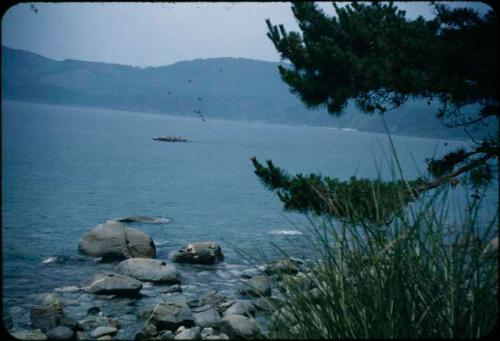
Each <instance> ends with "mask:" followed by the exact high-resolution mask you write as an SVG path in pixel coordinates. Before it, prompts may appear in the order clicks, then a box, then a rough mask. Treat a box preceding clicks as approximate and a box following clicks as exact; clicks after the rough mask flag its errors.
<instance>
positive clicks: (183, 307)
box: [150, 299, 194, 330]
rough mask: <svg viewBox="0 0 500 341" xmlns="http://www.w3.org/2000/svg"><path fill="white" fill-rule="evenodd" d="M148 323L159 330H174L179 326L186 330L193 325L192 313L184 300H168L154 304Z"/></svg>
mask: <svg viewBox="0 0 500 341" xmlns="http://www.w3.org/2000/svg"><path fill="white" fill-rule="evenodd" d="M150 322H151V323H152V324H154V325H155V326H156V327H157V328H158V329H159V330H163V329H169V330H176V329H177V328H179V327H180V326H185V327H187V328H189V327H192V326H193V325H194V318H193V313H192V311H191V309H190V308H189V306H188V305H187V303H186V300H185V299H184V300H180V299H179V300H176V299H172V300H168V301H162V302H159V303H158V304H156V306H155V308H154V310H153V313H152V314H151V318H150Z"/></svg>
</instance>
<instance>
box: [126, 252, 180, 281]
mask: <svg viewBox="0 0 500 341" xmlns="http://www.w3.org/2000/svg"><path fill="white" fill-rule="evenodd" d="M118 272H119V273H121V274H122V275H126V276H130V277H133V278H135V279H138V280H139V281H146V282H157V283H164V284H178V283H180V282H181V274H180V272H179V271H177V269H176V268H175V266H173V265H172V264H167V263H165V262H163V261H160V260H156V259H147V258H130V259H127V260H124V261H122V262H120V264H118Z"/></svg>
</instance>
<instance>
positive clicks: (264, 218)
mask: <svg viewBox="0 0 500 341" xmlns="http://www.w3.org/2000/svg"><path fill="white" fill-rule="evenodd" d="M158 135H178V136H179V135H180V136H183V137H185V138H187V139H188V140H189V142H188V143H162V142H156V141H153V140H152V137H153V136H158ZM394 140H395V143H396V145H397V148H398V152H399V156H400V158H401V162H402V165H403V168H404V170H405V174H406V175H407V176H408V177H409V178H411V177H414V176H417V175H418V171H417V168H416V167H415V165H417V166H418V168H420V170H422V171H423V170H424V169H425V167H424V164H425V162H424V160H425V158H426V157H430V156H432V155H433V154H434V153H436V154H437V155H440V154H442V153H444V152H445V151H446V150H450V149H452V148H455V147H457V146H459V145H464V144H465V142H460V141H444V140H440V141H438V140H432V139H423V138H411V137H394ZM444 142H447V143H448V146H447V147H446V146H445V145H444ZM384 150H387V137H386V136H384V135H379V134H370V133H358V132H352V131H342V130H335V129H327V128H312V127H291V126H282V125H266V124H251V123H241V122H229V121H222V120H211V119H210V117H208V118H207V121H206V122H202V121H201V120H199V119H197V118H182V117H174V116H167V115H159V114H147V113H133V112H122V111H113V110H104V109H88V108H74V107H64V106H52V105H44V104H28V103H22V102H9V101H4V102H2V227H3V235H2V237H3V245H2V256H3V289H4V292H3V294H4V305H15V304H19V303H20V302H23V301H24V300H28V297H29V294H31V293H36V292H44V291H51V290H53V289H54V288H55V287H61V286H67V285H80V284H82V283H83V282H85V281H87V280H88V279H89V277H90V275H91V274H92V273H93V272H96V267H99V269H102V268H103V267H104V268H105V267H106V265H96V262H95V261H94V260H92V259H89V258H87V257H85V256H82V255H79V254H78V253H77V246H78V241H79V238H80V236H81V235H82V234H84V233H85V232H86V231H88V230H89V229H90V228H92V227H93V226H94V225H96V224H99V223H102V222H104V221H106V220H108V219H112V218H117V217H123V216H128V215H136V214H139V215H150V216H154V217H164V218H169V219H171V221H170V223H168V224H158V225H151V224H150V225H136V226H138V227H139V228H140V229H142V230H143V231H145V232H146V233H147V234H149V235H150V236H151V237H152V238H153V239H154V240H155V243H156V244H157V251H158V258H164V259H167V258H168V256H169V254H170V253H171V252H172V251H174V250H175V249H177V248H178V247H180V246H181V245H183V244H185V243H187V242H190V241H200V240H213V241H217V242H219V243H220V244H221V246H222V249H223V251H224V253H225V255H226V261H225V264H224V265H221V266H222V267H225V268H223V269H226V270H227V269H228V268H230V267H231V266H238V265H239V264H242V263H244V259H243V258H242V257H240V256H239V255H238V253H237V252H235V249H236V248H240V249H241V250H243V251H245V252H249V253H252V254H255V249H256V248H263V249H271V247H270V243H271V242H277V243H282V242H284V239H286V238H284V237H283V236H277V235H274V234H272V233H270V232H272V231H274V230H296V229H297V226H299V227H300V226H302V225H304V224H306V220H305V218H304V217H302V216H300V215H297V214H289V213H283V212H282V209H281V207H282V206H281V204H280V202H279V200H278V198H277V197H276V196H275V195H274V194H273V193H271V192H269V191H268V190H266V189H265V188H264V187H263V185H262V184H261V183H259V181H258V179H257V177H256V176H255V175H254V174H253V166H252V164H251V161H250V158H251V157H252V156H254V155H255V156H257V158H258V159H259V160H260V161H265V160H267V159H272V160H273V161H274V163H275V164H276V165H279V166H282V167H284V168H285V169H287V170H288V171H289V172H291V173H295V172H303V173H309V172H320V173H322V174H324V175H332V176H336V177H339V178H342V179H346V178H348V177H349V176H351V175H352V174H356V175H358V176H364V177H376V176H377V174H378V173H379V172H382V173H383V174H385V175H388V174H389V173H388V168H389V167H387V162H386V161H385V156H384V155H385V154H384ZM497 193H498V192H497ZM493 197H494V198H496V197H497V196H493ZM496 205H497V203H495V204H494V206H495V207H496ZM288 238H300V235H297V236H290V237H288ZM51 256H52V257H57V259H58V261H56V262H52V263H44V262H43V260H44V259H45V260H46V259H47V257H51ZM182 271H184V272H186V273H188V276H189V272H190V271H193V270H190V268H183V269H182ZM222 277H223V276H222Z"/></svg>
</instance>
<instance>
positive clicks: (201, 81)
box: [2, 46, 490, 138]
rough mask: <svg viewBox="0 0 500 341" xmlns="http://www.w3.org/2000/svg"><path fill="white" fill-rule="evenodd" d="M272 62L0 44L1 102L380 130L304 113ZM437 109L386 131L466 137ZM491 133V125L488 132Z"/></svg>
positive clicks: (416, 105)
mask: <svg viewBox="0 0 500 341" xmlns="http://www.w3.org/2000/svg"><path fill="white" fill-rule="evenodd" d="M277 65H278V63H272V62H265V61H257V60H251V59H242V58H213V59H197V60H193V61H183V62H178V63H175V64H172V65H168V66H161V67H146V68H139V67H132V66H125V65H118V64H109V63H98V62H86V61H78V60H70V59H66V60H63V61H56V60H52V59H49V58H45V57H43V56H40V55H37V54H34V53H31V52H27V51H22V50H15V49H11V48H8V47H5V46H2V98H3V99H9V100H19V101H29V102H42V103H52V104H64V105H79V106H89V107H102V108H112V109H121V110H131V111H148V112H159V113H167V114H173V115H189V116H196V115H202V116H203V117H204V118H205V119H210V118H223V119H231V120H245V121H254V122H255V121H259V122H269V123H283V124H291V125H315V126H329V127H338V128H351V129H357V130H361V131H371V132H384V128H383V125H382V122H381V121H380V118H379V117H377V116H369V115H364V114H360V113H359V112H358V111H357V110H356V109H355V108H354V106H350V107H349V108H348V109H347V113H346V114H345V115H344V116H342V117H341V118H334V117H331V116H330V115H328V113H327V112H326V109H324V108H322V109H317V110H309V109H307V108H305V106H304V105H303V104H302V103H301V102H300V100H299V99H298V98H297V97H296V96H295V95H293V94H291V93H290V92H289V90H288V87H287V85H286V84H285V83H284V82H282V81H281V79H280V76H279V73H278V70H277ZM434 112H435V107H434V108H433V107H432V106H428V105H427V104H425V103H421V102H410V103H408V104H407V105H405V106H404V107H402V108H401V110H398V111H397V112H392V113H389V114H387V115H386V121H387V123H388V126H389V128H390V130H391V132H393V133H396V134H402V135H419V136H428V137H455V138H461V137H465V136H466V135H465V134H464V132H463V131H461V130H459V129H453V130H452V129H446V128H444V127H443V126H442V124H441V123H440V122H439V121H438V120H437V119H436V118H435V117H434V114H433V113H434ZM488 129H490V128H488Z"/></svg>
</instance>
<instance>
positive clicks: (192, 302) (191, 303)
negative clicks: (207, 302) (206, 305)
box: [187, 298, 203, 308]
mask: <svg viewBox="0 0 500 341" xmlns="http://www.w3.org/2000/svg"><path fill="white" fill-rule="evenodd" d="M187 304H188V306H190V307H191V308H196V307H199V306H201V305H202V304H203V303H202V301H201V299H199V298H190V299H189V300H188V301H187Z"/></svg>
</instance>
